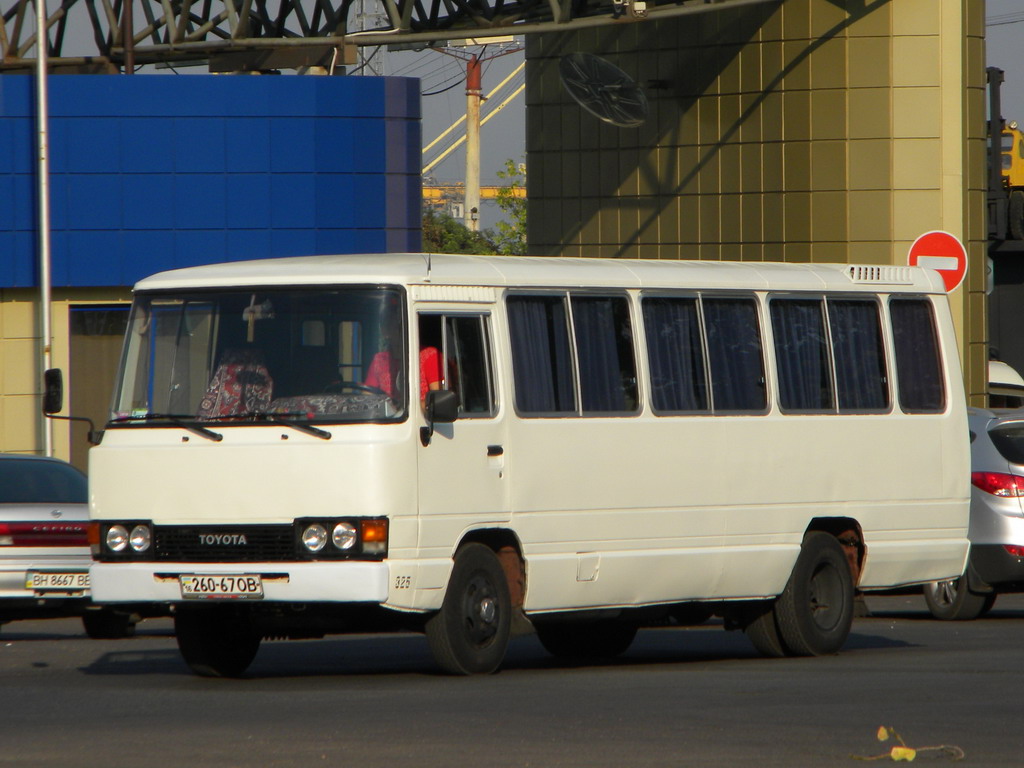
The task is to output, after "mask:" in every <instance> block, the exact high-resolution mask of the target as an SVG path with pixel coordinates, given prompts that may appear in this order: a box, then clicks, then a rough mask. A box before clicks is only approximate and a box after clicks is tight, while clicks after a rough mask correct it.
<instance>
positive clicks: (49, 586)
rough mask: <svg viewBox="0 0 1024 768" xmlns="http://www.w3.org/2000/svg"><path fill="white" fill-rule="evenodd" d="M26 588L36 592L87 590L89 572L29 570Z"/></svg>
mask: <svg viewBox="0 0 1024 768" xmlns="http://www.w3.org/2000/svg"><path fill="white" fill-rule="evenodd" d="M25 588H26V589H31V590H33V591H34V592H85V591H88V589H89V572H88V571H29V572H28V573H26V574H25Z"/></svg>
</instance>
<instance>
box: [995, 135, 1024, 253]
mask: <svg viewBox="0 0 1024 768" xmlns="http://www.w3.org/2000/svg"><path fill="white" fill-rule="evenodd" d="M1000 159H1001V163H1002V164H1001V169H1002V176H1003V186H1004V187H1005V188H1006V191H1007V194H1008V195H1009V206H1008V209H1009V210H1008V219H1009V221H1008V222H1007V223H1008V224H1009V230H1010V236H1011V237H1012V238H1013V239H1014V240H1024V133H1022V132H1021V130H1020V128H1019V127H1018V125H1017V121H1016V120H1011V121H1010V122H1009V123H1007V124H1006V126H1005V127H1004V128H1003V132H1002V138H1001V146H1000Z"/></svg>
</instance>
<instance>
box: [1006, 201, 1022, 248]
mask: <svg viewBox="0 0 1024 768" xmlns="http://www.w3.org/2000/svg"><path fill="white" fill-rule="evenodd" d="M1007 216H1008V218H1009V222H1008V224H1009V230H1010V237H1011V238H1012V239H1013V240H1024V192H1022V191H1021V190H1019V189H1014V190H1012V191H1011V192H1010V205H1009V211H1008V213H1007Z"/></svg>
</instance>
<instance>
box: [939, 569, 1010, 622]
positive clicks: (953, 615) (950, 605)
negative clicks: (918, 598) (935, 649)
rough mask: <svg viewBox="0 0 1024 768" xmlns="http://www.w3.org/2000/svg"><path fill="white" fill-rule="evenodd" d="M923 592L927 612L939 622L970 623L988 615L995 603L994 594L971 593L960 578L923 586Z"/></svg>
mask: <svg viewBox="0 0 1024 768" xmlns="http://www.w3.org/2000/svg"><path fill="white" fill-rule="evenodd" d="M923 591H924V601H925V603H927V604H928V610H929V611H930V612H931V614H932V616H934V617H935V618H936V619H940V620H941V621H971V620H973V619H976V618H978V617H979V616H982V615H984V614H986V613H988V611H989V610H990V609H991V608H992V606H993V604H994V603H995V601H996V596H995V593H989V594H984V593H978V592H972V591H971V590H970V589H968V588H967V579H965V578H964V577H962V576H961V577H960V578H959V579H950V580H949V581H933V582H931V583H930V584H925V585H924V589H923Z"/></svg>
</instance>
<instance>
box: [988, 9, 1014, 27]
mask: <svg viewBox="0 0 1024 768" xmlns="http://www.w3.org/2000/svg"><path fill="white" fill-rule="evenodd" d="M1022 21H1024V12H1020V11H1015V12H1014V13H999V14H996V15H995V16H989V17H988V18H987V19H985V26H986V27H1001V26H1004V25H1006V24H1020V23H1021V22H1022Z"/></svg>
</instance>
